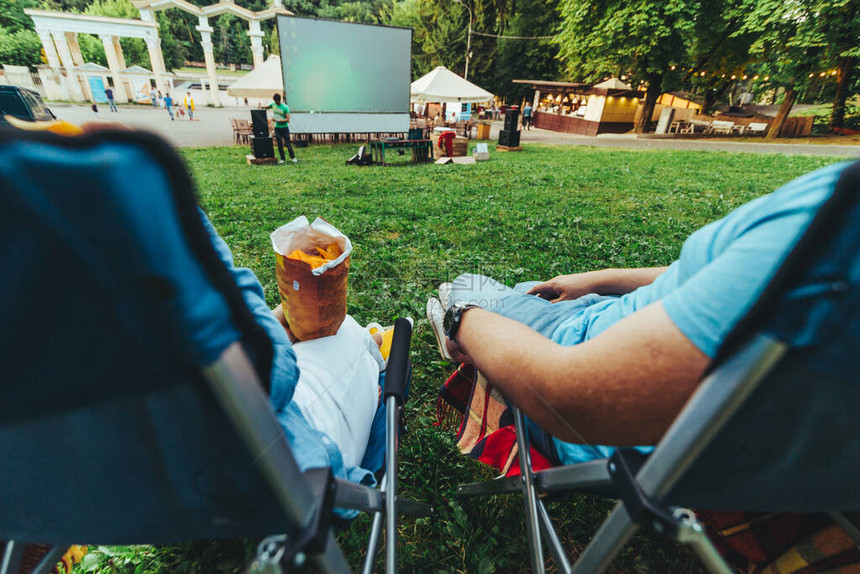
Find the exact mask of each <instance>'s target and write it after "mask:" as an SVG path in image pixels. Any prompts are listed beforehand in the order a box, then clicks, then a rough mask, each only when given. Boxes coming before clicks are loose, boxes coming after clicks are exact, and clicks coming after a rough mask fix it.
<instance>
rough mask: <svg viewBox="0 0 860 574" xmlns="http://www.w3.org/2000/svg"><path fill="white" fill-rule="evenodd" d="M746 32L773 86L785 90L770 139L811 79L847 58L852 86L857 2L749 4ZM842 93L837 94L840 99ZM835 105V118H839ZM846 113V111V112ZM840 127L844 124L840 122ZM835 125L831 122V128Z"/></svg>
mask: <svg viewBox="0 0 860 574" xmlns="http://www.w3.org/2000/svg"><path fill="white" fill-rule="evenodd" d="M744 9H745V12H746V17H745V22H744V25H743V30H742V31H744V32H752V33H754V34H756V35H757V39H756V41H755V42H753V44H752V47H751V49H750V50H751V52H752V53H754V54H757V55H760V56H761V58H762V60H763V62H765V63H766V66H767V67H768V68H769V69H768V71H769V75H770V78H771V82H773V83H774V84H775V85H776V86H781V87H782V88H784V89H785V96H784V98H783V101H782V104H781V105H780V108H779V111H778V112H777V115H776V119H775V120H774V122H773V123H772V124H771V127H770V129H769V130H768V133H767V136H766V137H767V139H773V138H776V137H779V135H780V134H781V132H782V128H783V126H784V125H785V120H786V119H787V118H788V115H789V113H790V112H791V108H792V107H793V106H794V102H795V101H796V99H797V96H798V93H799V92H801V91H802V90H803V89H804V88H805V87H806V86H807V85H808V82H809V79H810V78H811V77H815V76H817V75H818V73H819V72H820V71H821V70H822V69H823V68H826V67H828V66H832V65H835V64H836V63H837V62H838V61H839V60H840V59H841V58H847V59H848V62H846V68H845V72H846V74H845V78H843V79H844V81H845V82H846V83H845V84H844V86H847V85H849V84H848V82H850V72H851V66H850V61H851V59H852V58H854V57H856V56H857V55H860V47H858V45H857V36H858V31H860V17H858V15H857V11H858V9H860V3H858V0H788V1H785V0H745V3H744ZM843 93H844V92H840V91H839V89H837V98H841V97H842V94H843ZM836 108H837V106H836V105H834V112H838V110H837V109H836ZM842 110H844V105H843V106H842ZM836 119H837V120H838V121H842V118H840V117H837V118H836ZM832 122H833V119H832V118H831V123H832Z"/></svg>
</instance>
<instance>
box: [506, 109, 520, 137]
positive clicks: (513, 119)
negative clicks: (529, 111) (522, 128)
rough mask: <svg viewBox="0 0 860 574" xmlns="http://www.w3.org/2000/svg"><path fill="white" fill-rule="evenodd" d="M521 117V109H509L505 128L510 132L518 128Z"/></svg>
mask: <svg viewBox="0 0 860 574" xmlns="http://www.w3.org/2000/svg"><path fill="white" fill-rule="evenodd" d="M519 119H520V111H519V110H507V111H506V112H505V129H506V130H507V131H509V132H514V131H516V130H517V120H519Z"/></svg>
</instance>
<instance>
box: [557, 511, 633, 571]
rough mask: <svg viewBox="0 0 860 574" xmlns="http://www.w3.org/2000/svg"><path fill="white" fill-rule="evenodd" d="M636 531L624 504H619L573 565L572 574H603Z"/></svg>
mask: <svg viewBox="0 0 860 574" xmlns="http://www.w3.org/2000/svg"><path fill="white" fill-rule="evenodd" d="M638 529H639V526H638V525H636V524H634V523H633V522H632V521H631V520H630V516H629V515H628V514H627V509H626V508H624V504H623V503H621V502H619V503H618V504H616V505H615V509H613V511H612V514H610V515H609V518H607V519H606V521H605V522H604V523H603V525H602V526H601V527H600V529H599V530H598V531H597V534H595V535H594V538H592V539H591V542H590V543H589V545H588V546H587V547H586V549H585V551H584V552H583V553H582V555H580V557H579V559H578V560H577V561H576V564H574V565H573V570H572V572H573V573H574V574H592V573H599V572H603V570H604V569H605V568H606V567H607V566H608V565H609V563H610V562H611V561H612V559H613V558H614V557H615V555H616V554H618V551H619V550H621V548H622V547H623V546H624V545H625V544H626V543H627V541H628V540H630V538H631V537H632V536H633V535H634V534H635V533H636V531H637V530H638Z"/></svg>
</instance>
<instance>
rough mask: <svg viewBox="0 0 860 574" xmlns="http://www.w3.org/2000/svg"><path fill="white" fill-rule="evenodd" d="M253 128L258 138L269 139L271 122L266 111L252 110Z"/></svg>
mask: <svg viewBox="0 0 860 574" xmlns="http://www.w3.org/2000/svg"><path fill="white" fill-rule="evenodd" d="M251 126H252V129H253V131H254V135H255V136H257V137H258V138H266V137H269V120H268V118H266V110H251Z"/></svg>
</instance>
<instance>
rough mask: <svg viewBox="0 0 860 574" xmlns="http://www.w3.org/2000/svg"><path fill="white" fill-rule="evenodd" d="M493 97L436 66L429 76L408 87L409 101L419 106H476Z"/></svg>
mask: <svg viewBox="0 0 860 574" xmlns="http://www.w3.org/2000/svg"><path fill="white" fill-rule="evenodd" d="M493 97H494V96H493V94H491V93H490V92H488V91H487V90H485V89H483V88H481V87H480V86H476V85H475V84H473V83H472V82H470V81H468V80H465V79H463V78H461V77H460V76H458V75H457V74H455V73H454V72H452V71H450V70H449V69H447V68H446V67H444V66H438V67H437V68H436V69H434V70H433V71H432V72H430V73H429V74H427V75H425V76H422V77H421V78H418V79H417V80H415V81H414V82H412V85H411V87H410V101H411V102H412V103H420V104H428V103H441V104H449V103H458V104H477V103H482V102H489V101H491V100H492V99H493Z"/></svg>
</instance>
